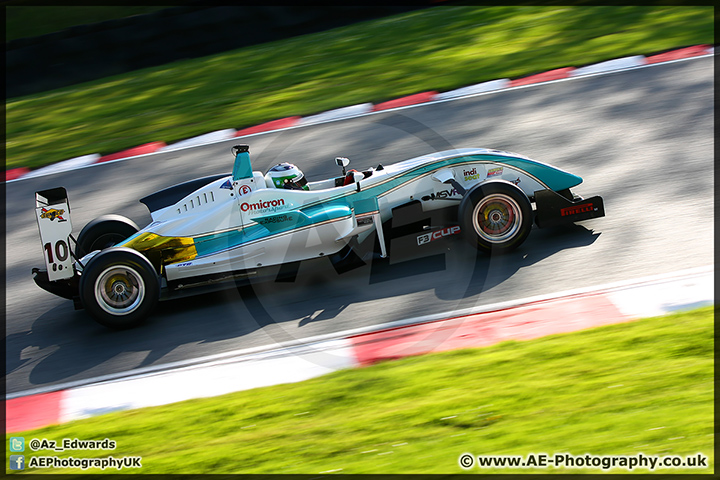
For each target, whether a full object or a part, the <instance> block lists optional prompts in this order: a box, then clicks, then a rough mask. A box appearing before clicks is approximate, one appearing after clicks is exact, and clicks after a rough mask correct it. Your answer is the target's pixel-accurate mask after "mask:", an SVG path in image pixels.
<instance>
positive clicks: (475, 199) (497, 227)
mask: <svg viewBox="0 0 720 480" xmlns="http://www.w3.org/2000/svg"><path fill="white" fill-rule="evenodd" d="M532 214H533V211H532V206H531V205H530V200H529V199H528V198H527V195H525V193H524V192H523V191H522V190H520V189H519V188H518V187H516V186H515V185H513V184H511V183H509V182H503V181H494V182H490V183H486V184H481V185H478V186H477V187H475V188H473V189H471V190H470V191H469V192H468V193H467V194H466V195H465V197H463V200H462V202H460V212H459V217H460V227H461V229H462V234H463V236H464V237H465V238H466V239H467V240H468V241H469V242H470V244H471V245H473V246H474V247H475V248H477V249H478V250H482V251H484V252H487V253H506V252H510V251H512V250H514V249H516V248H517V247H519V246H520V245H521V244H522V243H523V242H524V241H525V239H526V238H527V236H528V235H529V234H530V230H531V229H532Z"/></svg>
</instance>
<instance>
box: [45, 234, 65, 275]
mask: <svg viewBox="0 0 720 480" xmlns="http://www.w3.org/2000/svg"><path fill="white" fill-rule="evenodd" d="M43 248H44V249H45V253H46V254H47V261H48V263H50V264H52V265H53V270H56V269H60V270H62V269H63V265H62V262H64V261H65V260H67V258H68V254H69V253H70V250H69V248H68V244H67V242H66V241H65V240H58V241H57V242H56V243H55V248H54V249H53V246H52V244H51V243H50V242H48V243H46V244H45V245H43ZM53 250H54V251H55V256H56V257H57V259H58V262H61V264H60V266H59V267H58V265H56V264H55V261H54V260H53Z"/></svg>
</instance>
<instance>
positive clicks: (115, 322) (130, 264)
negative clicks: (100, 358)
mask: <svg viewBox="0 0 720 480" xmlns="http://www.w3.org/2000/svg"><path fill="white" fill-rule="evenodd" d="M159 297H160V281H159V277H158V275H157V273H156V272H155V268H154V267H153V266H152V264H151V263H150V261H149V260H148V259H147V258H145V257H144V256H143V255H142V254H141V253H139V252H137V251H136V250H133V249H130V248H124V247H117V248H111V249H108V250H104V251H102V252H100V253H98V254H97V255H96V256H94V257H93V258H92V259H91V260H90V261H89V262H88V264H87V265H86V266H85V268H84V269H83V272H82V275H81V276H80V301H81V302H82V304H83V305H84V306H85V309H86V310H87V312H88V313H89V314H90V315H91V316H92V317H93V318H94V319H95V320H97V322H98V323H100V324H102V325H104V326H106V327H109V328H112V329H116V330H123V329H127V328H132V327H135V326H137V325H139V324H141V323H142V322H143V321H145V319H147V317H148V316H149V315H150V313H152V311H153V309H154V308H155V306H156V305H157V303H158V299H159Z"/></svg>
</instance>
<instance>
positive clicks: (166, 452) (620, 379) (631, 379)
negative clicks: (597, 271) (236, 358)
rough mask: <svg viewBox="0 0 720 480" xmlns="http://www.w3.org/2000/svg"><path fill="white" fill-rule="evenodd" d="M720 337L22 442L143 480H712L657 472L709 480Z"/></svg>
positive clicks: (142, 418) (233, 398)
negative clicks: (97, 460) (588, 478)
mask: <svg viewBox="0 0 720 480" xmlns="http://www.w3.org/2000/svg"><path fill="white" fill-rule="evenodd" d="M713 335H714V329H713V307H707V308H702V309H698V310H693V311H689V312H682V313H678V314H673V315H669V316H664V317H658V318H653V319H644V320H638V321H635V322H630V323H624V324H616V325H610V326H605V327H600V328H594V329H590V330H585V331H581V332H576V333H571V334H564V335H554V336H549V337H544V338H540V339H537V340H532V341H525V342H515V341H513V342H503V343H500V344H497V345H494V346H491V347H487V348H481V349H466V350H457V351H450V352H443V353H437V354H430V355H424V356H418V357H410V358H405V359H401V360H397V361H392V362H384V363H380V364H377V365H374V366H371V367H366V368H359V369H348V370H342V371H338V372H335V373H332V374H329V375H326V376H323V377H319V378H315V379H311V380H307V381H304V382H301V383H295V384H288V385H277V386H273V387H266V388H260V389H255V390H249V391H243V392H236V393H233V394H228V395H225V396H221V397H215V398H208V399H197V400H189V401H185V402H181V403H176V404H172V405H166V406H160V407H153V408H145V409H138V410H131V411H125V412H116V413H110V414H106V415H103V416H98V417H94V418H90V419H86V420H79V421H75V422H71V423H67V424H64V425H58V426H52V427H47V428H43V429H39V430H35V431H29V432H24V433H22V434H18V433H15V434H12V436H24V437H26V438H39V439H41V438H47V439H56V440H59V439H62V438H79V439H97V440H102V439H105V438H109V439H111V440H115V441H116V442H117V448H116V449H115V450H113V451H112V452H83V453H82V454H80V453H79V452H64V453H60V454H58V453H57V452H50V451H45V452H43V451H38V452H33V455H58V456H60V457H68V456H73V457H75V458H79V457H82V456H85V457H98V456H106V455H107V454H109V453H111V454H112V456H113V457H115V458H120V457H122V456H126V455H127V456H137V455H139V456H142V457H143V458H142V465H143V466H142V469H141V470H137V471H135V470H132V472H134V473H305V474H309V473H314V474H317V473H322V472H330V471H334V472H339V473H464V472H465V471H463V470H462V469H461V468H460V467H459V466H458V458H459V456H460V455H461V454H463V453H466V452H468V453H472V454H474V455H527V454H529V453H547V454H549V455H553V454H555V453H570V454H573V455H578V456H579V455H584V454H586V453H590V454H593V455H633V454H637V453H639V452H642V453H643V454H645V455H660V456H663V455H682V456H684V455H694V454H697V453H703V454H704V455H706V456H707V457H708V459H709V460H708V463H709V468H705V469H682V468H680V469H673V470H670V469H667V470H656V471H655V472H654V473H673V474H675V473H712V472H713V470H714V454H713V445H714V424H713V411H714V404H713V399H714V398H713V397H714V372H713V362H714V359H713V352H714V348H713V341H714V337H713ZM10 436H11V435H7V437H8V438H9V437H10ZM90 453H92V455H90ZM26 461H29V460H26ZM108 471H110V470H106V471H105V472H106V473H107V472H108ZM130 471H131V470H128V471H125V470H123V472H125V473H127V472H130ZM473 472H475V473H553V472H555V473H559V472H562V473H627V472H626V470H617V469H616V470H610V471H608V472H602V471H601V470H600V469H599V468H595V469H593V468H590V469H564V470H561V469H554V468H547V469H517V468H516V469H511V468H508V469H502V470H500V469H495V470H493V469H487V470H485V469H482V470H480V469H479V468H478V467H474V469H472V470H470V471H469V472H467V473H473ZM48 473H50V472H48ZM61 473H72V471H70V470H63V471H62V472H61ZM633 473H650V472H649V470H647V469H641V468H638V469H635V470H633Z"/></svg>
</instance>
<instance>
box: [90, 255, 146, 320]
mask: <svg viewBox="0 0 720 480" xmlns="http://www.w3.org/2000/svg"><path fill="white" fill-rule="evenodd" d="M95 298H96V299H97V302H98V304H99V305H100V308H102V309H103V310H105V311H106V312H107V313H110V314H111V315H127V314H129V313H132V312H134V311H135V310H136V309H137V308H138V307H139V306H140V304H141V303H142V301H143V299H144V298H145V284H144V282H143V279H142V277H141V276H140V274H139V273H138V272H137V271H136V270H135V269H133V268H130V267H126V266H122V265H114V266H112V267H108V268H106V269H105V270H104V271H103V272H102V273H101V274H100V276H98V278H97V280H96V281H95Z"/></svg>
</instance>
